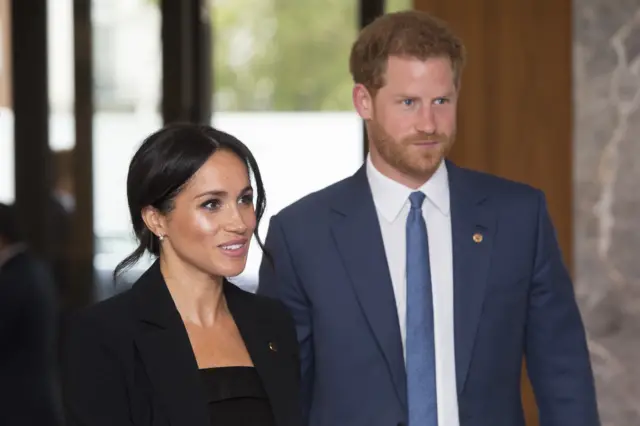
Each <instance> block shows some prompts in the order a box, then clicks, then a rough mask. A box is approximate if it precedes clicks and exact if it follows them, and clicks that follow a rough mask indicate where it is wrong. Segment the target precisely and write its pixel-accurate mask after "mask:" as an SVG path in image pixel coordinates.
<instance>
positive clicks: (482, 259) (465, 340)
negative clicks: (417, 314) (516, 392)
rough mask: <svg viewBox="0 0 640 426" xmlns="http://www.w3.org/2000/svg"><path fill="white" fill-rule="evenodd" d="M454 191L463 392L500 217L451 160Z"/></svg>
mask: <svg viewBox="0 0 640 426" xmlns="http://www.w3.org/2000/svg"><path fill="white" fill-rule="evenodd" d="M447 170H448V173H449V185H450V194H451V229H452V242H453V291H454V334H455V356H456V376H457V382H456V384H457V389H458V393H459V394H460V393H462V391H463V389H464V385H465V382H466V378H467V374H468V371H469V364H470V361H471V356H472V352H473V345H474V340H475V336H476V332H477V329H478V324H479V321H480V316H481V314H482V305H483V302H484V295H485V288H486V285H487V276H488V272H489V266H490V260H491V247H492V244H493V239H494V235H495V232H496V226H497V225H496V217H495V214H494V213H493V211H492V210H491V209H490V206H489V202H488V200H487V198H486V194H485V193H484V192H482V190H481V189H480V186H479V185H477V176H466V175H465V173H468V172H465V171H464V170H462V169H460V168H458V167H456V166H454V165H453V164H452V163H449V162H448V163H447Z"/></svg>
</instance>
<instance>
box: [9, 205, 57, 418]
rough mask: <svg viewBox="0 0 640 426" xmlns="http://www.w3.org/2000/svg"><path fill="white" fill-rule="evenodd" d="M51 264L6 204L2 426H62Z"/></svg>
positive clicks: (55, 309) (55, 306) (12, 209)
mask: <svg viewBox="0 0 640 426" xmlns="http://www.w3.org/2000/svg"><path fill="white" fill-rule="evenodd" d="M55 292H56V290H55V285H54V281H53V278H52V274H51V272H50V269H49V267H48V266H47V265H45V264H44V263H43V262H41V261H40V260H39V259H38V258H37V257H36V256H35V255H34V254H32V253H31V252H30V250H29V248H28V246H27V244H26V242H25V241H24V239H23V237H22V235H21V232H20V229H19V226H18V220H17V218H16V214H15V211H14V208H13V207H11V206H7V205H5V204H0V425H2V426H14V425H15V426H26V425H38V426H40V425H42V426H48V425H58V424H60V405H59V404H58V391H57V380H56V379H57V368H56V366H57V363H56V350H55V348H56V338H57V324H58V321H57V304H56V300H57V299H56V296H55Z"/></svg>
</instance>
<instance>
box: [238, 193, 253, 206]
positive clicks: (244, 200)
mask: <svg viewBox="0 0 640 426" xmlns="http://www.w3.org/2000/svg"><path fill="white" fill-rule="evenodd" d="M240 202H241V203H242V204H253V194H247V195H244V196H242V197H241V198H240Z"/></svg>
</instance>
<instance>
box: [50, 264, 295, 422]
mask: <svg viewBox="0 0 640 426" xmlns="http://www.w3.org/2000/svg"><path fill="white" fill-rule="evenodd" d="M224 293H225V296H226V299H227V304H228V306H229V310H230V311H231V314H232V315H233V318H234V320H235V322H236V324H237V326H238V329H239V330H240V334H241V335H242V338H243V339H244V342H245V345H246V346H247V350H248V351H249V355H250V356H251V359H252V361H253V363H254V365H255V368H256V370H257V372H258V374H259V376H260V377H261V379H262V381H263V385H264V387H265V390H266V392H267V394H268V396H269V400H270V402H271V406H272V409H273V414H274V417H275V421H276V424H277V425H278V426H299V425H300V424H301V417H300V415H301V413H300V403H299V394H298V391H299V379H300V378H299V374H300V369H299V358H298V343H297V339H296V334H295V328H294V325H293V321H292V319H291V318H290V316H289V314H288V312H287V311H286V309H285V308H284V306H283V305H281V304H280V302H277V301H275V300H271V299H267V298H263V297H261V296H256V295H254V294H252V293H248V292H246V291H244V290H241V289H240V288H238V287H236V286H235V285H233V284H231V283H229V282H228V281H225V283H224ZM63 353H64V362H63V365H64V367H63V377H62V385H63V398H64V405H65V412H66V417H67V419H66V420H67V424H68V425H69V426H75V425H78V426H80V425H82V426H103V425H104V426H113V425H118V426H143V425H144V426H169V425H170V426H211V422H210V420H209V414H208V411H207V403H206V400H205V390H204V386H203V384H202V383H201V378H200V376H199V372H198V365H197V362H196V359H195V356H194V354H193V351H192V349H191V345H190V343H189V337H188V335H187V331H186V329H185V327H184V323H183V322H182V320H181V318H180V315H179V313H178V311H177V309H176V307H175V304H174V302H173V299H172V298H171V295H170V293H169V290H168V288H167V286H166V284H165V282H164V279H163V277H162V274H161V273H160V266H159V263H158V262H157V261H156V263H155V264H154V265H153V266H152V267H151V268H149V270H147V271H146V272H145V273H144V274H143V275H142V277H140V279H139V280H138V281H137V282H136V283H135V284H134V285H133V287H132V288H131V289H130V290H128V291H125V292H123V293H121V294H119V295H117V296H114V297H112V298H110V299H108V300H106V301H103V302H100V303H98V304H96V305H94V306H92V307H90V308H88V309H85V310H84V311H82V312H80V313H78V314H77V315H75V317H74V318H73V320H72V321H71V323H70V326H69V329H68V335H67V339H66V344H65V346H64V351H63Z"/></svg>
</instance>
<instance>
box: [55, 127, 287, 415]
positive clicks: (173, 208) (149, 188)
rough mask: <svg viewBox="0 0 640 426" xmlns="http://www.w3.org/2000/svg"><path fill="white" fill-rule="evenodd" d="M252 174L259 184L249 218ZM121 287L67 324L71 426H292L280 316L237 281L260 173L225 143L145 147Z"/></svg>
mask: <svg viewBox="0 0 640 426" xmlns="http://www.w3.org/2000/svg"><path fill="white" fill-rule="evenodd" d="M250 171H251V172H252V173H253V177H254V179H255V182H256V185H257V197H256V204H257V206H256V208H255V209H254V203H253V199H254V194H253V189H252V185H251V179H250ZM127 194H128V200H129V210H130V213H131V220H132V222H133V229H134V231H135V234H136V236H137V239H138V240H139V242H140V245H139V246H138V248H137V250H136V251H135V252H134V253H133V254H132V255H131V256H129V257H128V258H127V259H125V260H124V261H123V262H122V263H121V264H120V265H119V266H118V268H116V272H115V274H116V275H117V274H118V273H119V272H121V271H122V270H124V269H126V268H127V267H129V266H131V265H132V264H133V263H135V262H136V261H137V260H138V259H139V258H140V256H142V255H143V254H144V253H145V252H147V251H148V252H150V253H151V254H153V255H155V256H157V260H156V261H155V263H154V264H153V266H151V267H150V268H149V269H148V270H147V271H146V272H145V273H144V274H143V275H142V277H141V278H140V279H139V280H138V281H137V282H136V283H135V284H134V285H133V287H132V288H131V289H130V290H128V291H125V292H124V293H121V294H120V295H118V296H115V297H113V298H111V299H109V300H107V301H104V302H101V303H98V304H97V305H94V306H92V307H90V308H88V309H86V310H85V311H83V312H82V313H80V314H78V315H77V317H76V318H75V319H74V321H73V322H72V326H71V327H70V330H69V337H68V340H67V344H66V345H65V346H66V350H65V363H64V364H65V368H64V376H63V379H64V382H63V386H64V395H65V406H66V412H67V417H68V418H67V420H68V423H69V425H71V426H73V425H82V426H98V425H100V426H101V425H105V426H107V425H109V426H113V425H118V426H123V425H129V426H142V425H149V426H157V425H172V426H183V425H184V426H211V425H214V426H216V425H224V426H233V425H243V426H271V425H276V426H297V425H298V424H300V417H299V415H300V413H299V411H298V410H299V399H298V381H299V360H298V349H297V340H296V336H295V329H294V325H293V322H292V320H291V318H290V317H289V315H288V314H287V312H286V311H285V308H284V307H283V305H280V303H279V302H276V301H275V300H271V299H266V298H261V297H260V296H256V295H254V294H251V293H247V292H245V291H243V290H241V289H239V288H238V287H236V286H234V285H233V284H231V283H230V282H229V281H227V280H226V279H225V278H224V277H229V276H235V275H238V274H240V273H241V272H242V271H243V269H244V267H245V264H246V261H247V252H248V249H249V243H250V240H251V237H252V235H254V236H255V237H256V239H257V241H258V244H259V245H260V247H261V248H262V242H261V241H260V238H259V237H258V235H257V225H258V222H259V220H260V217H261V216H262V214H263V212H264V209H265V195H264V190H263V187H262V180H261V178H260V172H259V170H258V166H257V164H256V161H255V159H254V158H253V156H252V155H251V153H250V151H249V150H248V149H247V148H246V147H245V145H243V144H242V143H241V142H240V141H238V140H237V139H236V138H234V137H233V136H230V135H228V134H226V133H223V132H221V131H218V130H214V129H212V128H210V127H204V126H197V125H172V126H169V127H166V128H164V129H162V130H160V131H159V132H157V133H155V134H153V135H151V136H150V137H149V138H148V139H147V140H146V141H144V143H143V144H142V146H141V147H140V149H139V150H138V152H137V153H136V154H135V155H134V157H133V159H132V161H131V165H130V167H129V175H128V179H127Z"/></svg>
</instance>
